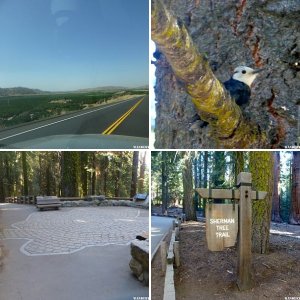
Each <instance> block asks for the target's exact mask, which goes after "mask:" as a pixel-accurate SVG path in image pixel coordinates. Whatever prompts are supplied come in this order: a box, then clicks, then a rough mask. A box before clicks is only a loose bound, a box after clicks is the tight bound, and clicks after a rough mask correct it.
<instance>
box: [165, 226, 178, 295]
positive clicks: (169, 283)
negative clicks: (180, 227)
mask: <svg viewBox="0 0 300 300" xmlns="http://www.w3.org/2000/svg"><path fill="white" fill-rule="evenodd" d="M174 242H175V230H173V231H172V237H171V241H170V245H169V251H168V256H167V269H166V276H165V286H164V298H163V300H175V299H176V294H175V285H174V267H173V263H174V251H173V247H174Z"/></svg>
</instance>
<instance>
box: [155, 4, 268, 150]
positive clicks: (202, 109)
mask: <svg viewBox="0 0 300 300" xmlns="http://www.w3.org/2000/svg"><path fill="white" fill-rule="evenodd" d="M151 22H152V26H151V37H152V40H153V41H154V42H155V43H156V45H157V46H158V48H159V50H160V51H161V52H162V53H164V55H165V56H166V58H167V60H168V62H169V64H170V65H171V67H172V69H173V72H174V74H175V75H176V76H177V77H178V78H179V79H180V80H181V81H183V82H184V83H185V85H186V90H187V93H188V94H189V95H190V96H191V98H192V102H193V103H194V105H195V107H196V109H197V112H198V114H199V115H200V117H201V119H202V120H204V121H207V122H208V123H209V124H210V127H211V129H212V131H213V133H214V134H213V136H214V137H216V140H215V142H216V144H217V145H218V146H220V147H224V148H256V147H258V145H259V146H260V147H261V145H263V144H264V143H265V140H266V139H265V135H264V134H262V133H261V132H260V131H259V130H258V128H257V126H256V125H255V124H251V123H249V122H247V121H246V120H245V119H244V117H243V115H242V112H241V110H240V108H239V106H238V105H237V104H236V103H235V102H234V101H233V100H232V99H231V98H230V96H229V94H228V93H227V91H226V89H225V88H224V87H223V85H222V84H221V83H220V82H219V80H218V79H217V78H216V77H215V75H214V74H213V72H212V70H211V68H210V66H209V63H208V61H207V60H206V59H205V58H204V56H203V55H201V54H200V53H199V51H198V49H197V48H196V46H195V45H194V43H193V41H192V39H191V37H190V36H189V34H188V31H187V30H186V28H185V27H184V26H183V25H182V24H180V22H178V21H177V20H176V18H174V17H173V16H172V15H171V14H170V13H169V12H168V11H167V10H166V9H165V7H164V6H163V4H162V3H161V2H160V1H159V0H152V16H151Z"/></svg>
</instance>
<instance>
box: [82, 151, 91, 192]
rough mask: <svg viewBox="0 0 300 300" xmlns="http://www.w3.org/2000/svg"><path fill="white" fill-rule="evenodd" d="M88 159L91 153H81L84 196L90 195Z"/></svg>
mask: <svg viewBox="0 0 300 300" xmlns="http://www.w3.org/2000/svg"><path fill="white" fill-rule="evenodd" d="M88 157H89V153H88V152H86V151H82V152H80V173H81V190H82V194H83V195H84V196H86V195H87V194H88V172H87V168H88Z"/></svg>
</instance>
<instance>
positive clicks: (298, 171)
mask: <svg viewBox="0 0 300 300" xmlns="http://www.w3.org/2000/svg"><path fill="white" fill-rule="evenodd" d="M290 224H300V152H298V151H294V152H293V162H292V199H291V209H290Z"/></svg>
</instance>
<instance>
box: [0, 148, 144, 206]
mask: <svg viewBox="0 0 300 300" xmlns="http://www.w3.org/2000/svg"><path fill="white" fill-rule="evenodd" d="M146 155H147V152H146V151H140V152H139V151H134V152H133V151H128V152H125V151H123V152H118V151H114V152H88V151H84V152H78V151H77V152H69V151H52V152H37V151H35V152H29V151H27V152H25V151H22V152H19V151H10V152H0V202H3V201H4V200H5V197H14V196H20V195H24V196H27V195H55V196H61V197H84V196H87V195H105V196H107V197H133V196H134V195H135V194H136V193H147V192H148V178H149V174H148V166H147V161H146V160H147V156H146Z"/></svg>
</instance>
